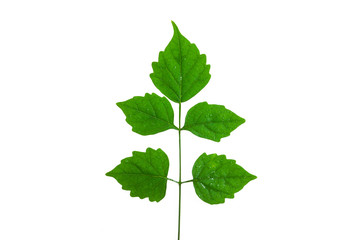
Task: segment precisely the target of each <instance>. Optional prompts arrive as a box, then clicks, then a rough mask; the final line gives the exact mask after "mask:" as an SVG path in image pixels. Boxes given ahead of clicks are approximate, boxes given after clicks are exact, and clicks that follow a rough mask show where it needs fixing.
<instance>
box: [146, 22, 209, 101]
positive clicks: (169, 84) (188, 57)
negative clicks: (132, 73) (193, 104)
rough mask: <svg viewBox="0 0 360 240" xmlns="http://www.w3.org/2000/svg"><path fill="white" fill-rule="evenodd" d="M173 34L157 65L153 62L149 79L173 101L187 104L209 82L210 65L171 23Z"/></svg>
mask: <svg viewBox="0 0 360 240" xmlns="http://www.w3.org/2000/svg"><path fill="white" fill-rule="evenodd" d="M171 23H172V25H173V29H174V35H173V37H172V39H171V41H170V42H169V44H168V45H167V47H166V48H165V50H164V51H161V52H160V53H159V59H158V62H153V63H152V68H153V73H151V74H150V78H151V80H152V81H153V83H154V85H155V86H156V87H157V88H158V89H159V90H160V91H161V92H162V93H163V94H164V95H165V96H167V97H168V98H169V99H170V100H172V101H174V102H176V103H179V102H186V101H187V100H189V99H191V98H192V97H193V96H195V95H196V94H197V93H198V92H200V91H201V90H202V89H203V88H204V87H205V86H206V85H207V83H208V82H209V80H210V77H211V75H210V73H209V71H210V65H207V64H206V55H204V54H200V51H199V49H198V48H197V47H196V45H195V44H193V43H190V41H189V40H187V39H186V38H185V37H184V36H183V35H182V34H181V33H180V31H179V28H178V27H177V26H176V24H175V23H174V22H173V21H172V22H171Z"/></svg>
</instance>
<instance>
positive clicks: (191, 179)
mask: <svg viewBox="0 0 360 240" xmlns="http://www.w3.org/2000/svg"><path fill="white" fill-rule="evenodd" d="M193 181H194V179H191V180H187V181H184V182H181V184H183V183H189V182H193Z"/></svg>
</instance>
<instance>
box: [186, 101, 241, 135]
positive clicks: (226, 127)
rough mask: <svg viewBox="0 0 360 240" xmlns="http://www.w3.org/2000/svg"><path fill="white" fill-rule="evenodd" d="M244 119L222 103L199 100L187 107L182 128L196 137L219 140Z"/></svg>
mask: <svg viewBox="0 0 360 240" xmlns="http://www.w3.org/2000/svg"><path fill="white" fill-rule="evenodd" d="M244 122H245V119H243V118H241V117H239V116H238V115H236V114H235V113H233V112H232V111H230V110H228V109H226V108H225V107H224V106H222V105H216V104H208V103H207V102H201V103H198V104H196V105H195V106H193V107H192V108H190V109H189V111H188V112H187V114H186V118H185V124H184V127H183V128H182V129H183V130H188V131H190V132H192V133H193V134H195V135H196V136H198V137H201V138H206V139H209V140H213V141H215V142H220V140H221V138H224V137H227V136H229V135H230V133H231V132H232V131H234V130H235V129H236V128H237V127H238V126H240V125H241V124H243V123H244Z"/></svg>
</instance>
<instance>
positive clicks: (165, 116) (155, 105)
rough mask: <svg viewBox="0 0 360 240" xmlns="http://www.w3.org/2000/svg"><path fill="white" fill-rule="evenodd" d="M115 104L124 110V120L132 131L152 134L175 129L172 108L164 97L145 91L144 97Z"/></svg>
mask: <svg viewBox="0 0 360 240" xmlns="http://www.w3.org/2000/svg"><path fill="white" fill-rule="evenodd" d="M116 105H117V106H118V107H119V108H120V109H121V110H122V111H123V112H124V114H125V116H126V122H127V123H128V124H129V125H130V126H132V131H133V132H136V133H138V134H141V135H152V134H156V133H159V132H163V131H166V130H168V129H177V127H176V126H175V125H174V110H173V109H172V107H171V104H170V102H169V101H168V100H167V99H166V98H165V97H160V96H158V95H157V94H155V93H153V94H149V93H146V94H145V96H144V97H139V96H136V97H133V98H131V99H129V100H127V101H124V102H118V103H116Z"/></svg>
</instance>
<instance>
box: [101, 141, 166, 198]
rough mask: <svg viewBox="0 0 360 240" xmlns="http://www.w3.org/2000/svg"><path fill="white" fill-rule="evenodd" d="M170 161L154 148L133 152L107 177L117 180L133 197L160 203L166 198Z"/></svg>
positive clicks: (107, 174)
mask: <svg viewBox="0 0 360 240" xmlns="http://www.w3.org/2000/svg"><path fill="white" fill-rule="evenodd" d="M168 171H169V159H168V157H167V155H166V154H165V153H164V152H163V151H162V150H161V149H157V150H154V149H152V148H148V149H146V152H136V151H134V152H133V155H132V157H128V158H125V159H123V160H122V161H121V163H120V164H119V165H118V166H116V167H115V168H114V169H113V170H111V171H110V172H108V173H106V176H109V177H113V178H115V179H116V180H117V181H118V182H119V183H120V184H121V185H122V188H123V189H124V190H130V196H131V197H139V198H141V199H143V198H146V197H148V198H149V200H150V201H151V202H153V201H156V202H159V201H160V200H161V199H163V198H164V197H165V193H166V183H167V174H168Z"/></svg>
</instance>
